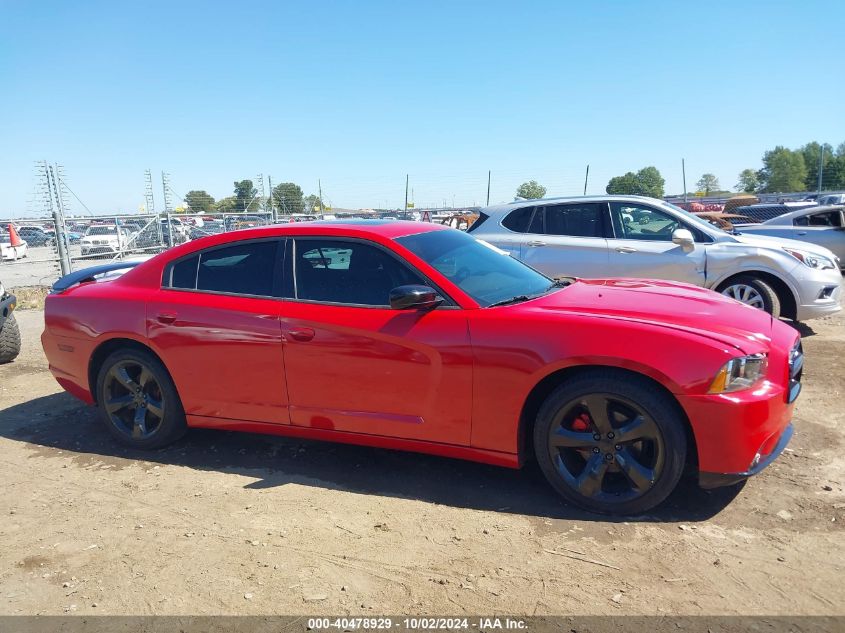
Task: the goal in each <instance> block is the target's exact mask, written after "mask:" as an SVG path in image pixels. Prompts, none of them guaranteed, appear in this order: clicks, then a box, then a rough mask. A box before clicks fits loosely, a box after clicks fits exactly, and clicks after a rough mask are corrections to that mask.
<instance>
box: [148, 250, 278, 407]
mask: <svg viewBox="0 0 845 633" xmlns="http://www.w3.org/2000/svg"><path fill="white" fill-rule="evenodd" d="M283 248H284V241H282V240H278V239H272V240H253V241H247V242H238V243H236V244H227V245H226V246H223V247H218V248H210V249H208V250H205V251H200V252H199V253H198V254H194V255H192V256H190V257H188V258H185V259H182V260H179V261H177V262H175V263H174V264H171V265H170V266H169V267H168V268H167V270H166V271H165V275H164V276H165V279H164V283H163V284H162V288H161V290H160V291H159V292H158V294H157V295H156V296H155V297H154V298H153V299H152V300H151V301H149V302H148V303H147V317H146V318H147V336H148V337H149V338H150V340H151V341H152V342H153V343H154V344H155V346H156V347H157V348H159V349H162V350H164V351H165V352H166V358H167V368H168V369H169V370H170V373H171V375H172V376H173V378H174V380H175V382H176V388H177V390H178V391H179V395H180V397H181V399H182V405H183V406H184V408H185V413H186V414H188V415H197V416H208V417H214V418H228V419H234V420H249V421H255V422H270V423H275V424H287V423H289V417H288V410H287V404H288V403H287V392H286V390H285V367H284V358H283V350H282V334H281V325H280V322H279V306H280V304H281V301H280V299H279V295H280V291H279V288H280V279H281V252H282V249H283Z"/></svg>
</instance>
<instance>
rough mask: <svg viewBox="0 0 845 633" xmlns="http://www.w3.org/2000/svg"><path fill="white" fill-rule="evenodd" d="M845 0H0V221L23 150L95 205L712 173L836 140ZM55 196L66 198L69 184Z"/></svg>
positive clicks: (345, 200)
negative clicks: (166, 186)
mask: <svg viewBox="0 0 845 633" xmlns="http://www.w3.org/2000/svg"><path fill="white" fill-rule="evenodd" d="M843 24H845V3H843V2H841V1H839V2H837V1H831V2H817V1H806V0H805V1H802V2H797V1H794V0H793V1H792V2H777V1H774V2H765V3H764V2H708V3H706V4H705V5H702V4H701V3H690V2H563V1H560V2H518V3H517V2H494V1H487V2H443V3H440V2H423V1H418V2H413V3H411V2H363V1H361V2H301V1H300V2H286V3H282V2H251V1H249V0H242V1H241V2H237V3H235V2H226V3H224V2H208V1H206V2H178V1H176V2H174V1H171V2H156V1H148V2H113V1H112V2H90V1H89V2H79V3H75V2H74V3H70V2H56V1H44V2H25V1H22V0H16V1H12V0H0V86H2V90H0V217H2V216H10V215H17V214H22V213H26V212H27V210H28V209H29V208H30V206H28V205H29V204H30V203H28V200H30V199H31V198H32V192H33V189H34V185H35V178H34V168H33V163H34V161H36V160H39V159H47V160H50V161H53V162H58V163H61V164H62V165H64V167H65V171H66V175H67V181H68V183H69V185H70V186H71V188H72V189H73V191H74V192H75V193H76V194H77V195H78V196H79V197H80V198H81V200H82V201H83V202H85V204H86V205H87V206H88V207H89V208H90V209H91V210H92V211H96V212H114V211H117V210H127V211H128V210H135V209H137V208H138V205H139V204H142V203H143V174H144V169H147V168H149V169H151V170H152V171H153V174H154V176H155V177H156V180H157V184H156V196H157V203H158V204H160V203H161V195H160V191H161V188H160V180H158V178H159V177H160V173H161V171H162V170H164V171H167V172H169V173H170V174H171V179H172V183H173V189H174V190H175V191H176V192H178V193H182V194H184V192H186V191H188V190H190V189H205V190H207V191H209V192H210V193H211V194H212V195H214V196H215V197H217V198H220V197H224V196H226V195H231V193H232V191H231V190H232V182H233V181H234V180H236V179H241V178H251V177H253V176H255V175H257V174H259V173H263V174H270V175H271V176H272V177H273V180H274V182H275V183H278V182H280V181H283V180H284V181H293V182H296V183H298V184H300V185H301V186H302V188H303V189H304V190H305V192H306V193H311V192H316V189H317V180H318V178H319V179H321V180H322V185H323V192H324V196H325V198H326V199H327V200H329V201H331V202H332V203H333V204H334V205H335V206H338V207H340V206H342V207H352V208H357V207H365V206H384V205H385V204H387V205H389V206H392V207H398V206H401V204H402V202H403V198H404V181H405V174H406V173H409V174H410V179H411V186H412V187H413V189H414V199H415V201H416V203H417V205H418V206H421V205H425V204H432V203H436V204H442V203H443V201H444V200H446V201H447V202H448V203H449V204H451V203H452V201H453V200H454V202H455V203H456V204H459V205H460V204H473V203H483V202H484V199H485V196H486V186H487V170H488V169H490V170H492V172H493V179H492V180H493V182H492V193H491V202H498V201H505V200H510V199H512V197H513V193H514V190H515V188H516V186H517V185H518V184H519V183H520V182H523V181H525V180H528V179H531V178H535V179H537V180H539V181H540V182H541V183H542V184H544V185H546V186H547V187H548V193H549V195H567V194H579V193H580V192H581V189H582V188H583V179H584V169H585V166H586V164H588V163H589V164H590V165H591V171H590V176H591V179H590V186H589V191H590V192H594V193H598V192H602V191H603V190H604V186H605V185H606V184H607V180H608V179H609V178H610V177H611V176H614V175H618V174H622V173H624V172H626V171H629V170H636V169H639V168H641V167H643V166H646V165H655V166H657V167H658V169H660V171H661V172H662V173H663V175H664V177H665V178H666V181H667V191H668V192H676V191H681V190H682V181H681V170H680V159H681V157H685V158H686V165H687V183H688V185H689V186H690V187H692V183H694V182H695V181H696V180H697V179H698V177H699V176H700V175H701V174H702V173H704V172H713V173H715V174H716V175H717V176H718V177H719V179H720V182H721V184H722V185H723V186H726V187H732V186H733V185H734V184H735V183H736V176H737V174H738V172H739V171H740V170H741V169H743V168H745V167H753V168H759V166H760V156H761V155H762V153H763V151H764V150H766V149H768V148H771V147H773V146H775V145H778V144H781V145H786V146H790V147H796V146H799V145H801V144H803V143H805V142H807V141H811V140H819V141H827V142H830V143H833V144H834V145H836V144H838V143H841V142H843V141H845V61H844V60H845V57H843V44H842V38H841V31H842V25H843ZM72 206H73V210H75V211H81V209H80V207H79V205H78V204H77V203H76V201H73V205H72Z"/></svg>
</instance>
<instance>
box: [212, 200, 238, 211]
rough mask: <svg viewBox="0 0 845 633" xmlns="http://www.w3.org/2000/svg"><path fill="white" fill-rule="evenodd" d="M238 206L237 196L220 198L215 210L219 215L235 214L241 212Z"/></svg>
mask: <svg viewBox="0 0 845 633" xmlns="http://www.w3.org/2000/svg"><path fill="white" fill-rule="evenodd" d="M238 204H239V202H238V198H237V197H236V196H229V197H228V198H220V200H218V201H217V202H216V203H215V204H214V210H215V211H217V212H218V213H235V212H236V211H240V208H239V207H238Z"/></svg>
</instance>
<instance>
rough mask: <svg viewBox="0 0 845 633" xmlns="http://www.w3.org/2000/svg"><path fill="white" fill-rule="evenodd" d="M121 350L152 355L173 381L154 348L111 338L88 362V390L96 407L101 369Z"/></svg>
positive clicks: (133, 341) (101, 344)
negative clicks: (108, 359) (132, 350)
mask: <svg viewBox="0 0 845 633" xmlns="http://www.w3.org/2000/svg"><path fill="white" fill-rule="evenodd" d="M121 349H134V350H138V351H142V352H147V353H148V354H152V355H153V356H154V357H155V358H156V359H157V360H158V361H159V362H160V363H161V364H162V366H163V367H164V369H165V371H167V374H168V376H170V379H171V380H173V376H172V374H171V373H170V370H169V369H167V364H166V363H165V362H164V360H163V359H162V358H161V356H160V355H159V354H158V353H156V351H155V350H154V349H153V348H152V347H150V346H149V345H145V344H144V343H142V342H141V341H138V340H136V339H132V338H123V337H116V338H110V339H108V340H107V341H103V342H102V343H100V344H99V345H98V346H97V347H96V348H95V349H94V351H93V352H92V353H91V358H90V360H89V361H88V389H89V391H90V393H91V399H92V400H93V401H94V404H95V405H96V404H97V376H98V375H99V374H100V369H101V368H102V366H103V363H104V362H105V360H106V359H107V358H108V357H109V355H111V354H112V353H114V352H116V351H118V350H121ZM174 384H175V383H174Z"/></svg>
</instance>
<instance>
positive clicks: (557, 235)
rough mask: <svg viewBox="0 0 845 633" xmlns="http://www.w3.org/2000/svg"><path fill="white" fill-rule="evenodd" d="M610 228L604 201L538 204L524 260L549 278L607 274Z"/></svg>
mask: <svg viewBox="0 0 845 633" xmlns="http://www.w3.org/2000/svg"><path fill="white" fill-rule="evenodd" d="M607 231H608V226H607V205H606V204H605V203H604V202H577V203H569V204H556V205H547V206H544V207H537V210H536V212H535V214H534V217H533V218H532V221H531V234H529V235H526V236H525V238H526V239H525V240H523V243H522V249H521V251H520V259H522V261H524V262H525V263H526V264H528V265H529V266H531V267H532V268H535V269H537V270H539V271H540V272H541V273H544V274H546V275H548V276H549V277H567V276H572V277H594V278H601V277H606V276H607V265H608V251H607V238H606V235H607Z"/></svg>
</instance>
